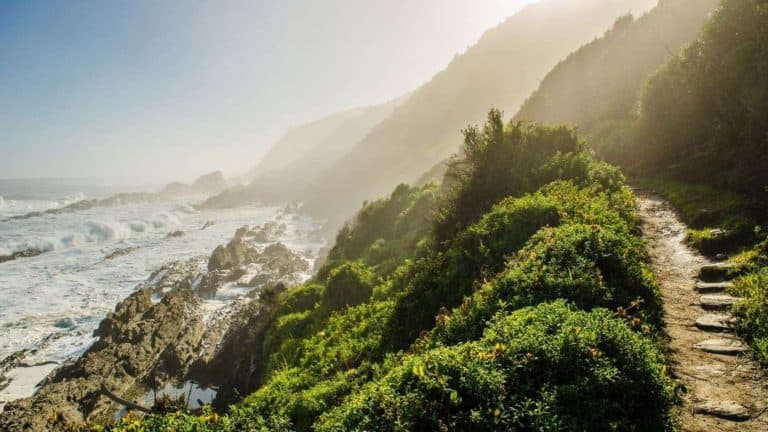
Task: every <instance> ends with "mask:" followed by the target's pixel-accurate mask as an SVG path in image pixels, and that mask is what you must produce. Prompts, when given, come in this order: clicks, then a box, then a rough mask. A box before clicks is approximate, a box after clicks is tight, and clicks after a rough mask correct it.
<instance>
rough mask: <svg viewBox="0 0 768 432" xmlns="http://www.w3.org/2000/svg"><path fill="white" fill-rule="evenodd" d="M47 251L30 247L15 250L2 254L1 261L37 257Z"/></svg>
mask: <svg viewBox="0 0 768 432" xmlns="http://www.w3.org/2000/svg"><path fill="white" fill-rule="evenodd" d="M44 252H46V251H44V250H42V249H39V248H29V249H24V250H22V251H18V252H14V253H12V254H10V255H0V263H4V262H7V261H13V260H15V259H18V258H31V257H36V256H38V255H40V254H42V253H44Z"/></svg>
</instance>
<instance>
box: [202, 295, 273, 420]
mask: <svg viewBox="0 0 768 432" xmlns="http://www.w3.org/2000/svg"><path fill="white" fill-rule="evenodd" d="M285 290H286V286H285V285H283V284H276V285H274V286H272V287H269V288H266V289H263V290H260V292H259V294H258V301H251V302H247V303H244V304H243V306H242V307H241V308H240V309H239V310H238V311H236V312H235V313H234V314H233V315H232V316H231V318H229V323H230V325H229V327H228V329H227V331H226V333H225V334H224V336H223V337H222V339H221V342H220V343H219V344H218V345H217V346H215V347H209V349H208V351H207V355H205V356H202V357H201V359H200V361H199V362H198V363H196V364H195V366H194V367H193V369H192V371H191V375H192V376H194V378H195V380H197V381H198V382H201V383H203V384H204V385H205V384H206V383H209V384H216V385H218V387H219V391H218V393H217V395H216V400H215V402H214V404H215V405H216V406H219V407H226V406H227V405H228V404H229V403H231V402H234V401H235V400H237V398H238V397H240V395H244V394H248V393H251V392H253V391H254V390H255V389H256V388H257V387H258V385H259V383H260V380H261V376H260V374H261V373H262V372H263V370H264V368H265V366H266V365H265V364H263V362H264V360H265V359H264V356H263V355H262V350H263V346H264V335H265V334H266V331H267V329H268V328H269V326H270V324H271V322H272V320H273V318H274V315H275V313H276V312H277V308H278V304H279V303H278V295H279V293H280V292H282V291H285Z"/></svg>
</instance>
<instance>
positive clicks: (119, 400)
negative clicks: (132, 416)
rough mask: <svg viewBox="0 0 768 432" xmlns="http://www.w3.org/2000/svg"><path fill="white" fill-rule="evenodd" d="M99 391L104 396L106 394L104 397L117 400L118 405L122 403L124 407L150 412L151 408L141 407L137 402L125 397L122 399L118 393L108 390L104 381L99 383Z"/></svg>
mask: <svg viewBox="0 0 768 432" xmlns="http://www.w3.org/2000/svg"><path fill="white" fill-rule="evenodd" d="M101 393H102V394H103V395H104V396H106V397H108V398H110V399H112V400H113V401H114V402H117V403H119V404H120V405H124V406H125V407H127V408H130V409H132V410H136V411H141V412H143V413H146V414H152V410H151V409H149V408H146V407H143V406H141V405H139V404H136V403H133V402H131V401H129V400H127V399H123V398H121V397H120V396H118V395H116V394H114V393H112V392H111V391H110V390H109V389H108V388H107V386H106V385H104V383H101Z"/></svg>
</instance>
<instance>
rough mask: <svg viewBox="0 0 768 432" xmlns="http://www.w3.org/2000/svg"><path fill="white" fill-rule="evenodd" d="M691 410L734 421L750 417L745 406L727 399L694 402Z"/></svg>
mask: <svg viewBox="0 0 768 432" xmlns="http://www.w3.org/2000/svg"><path fill="white" fill-rule="evenodd" d="M693 412H695V413H696V414H705V415H710V416H713V417H718V418H721V419H725V420H735V421H744V420H749V419H750V418H751V417H752V415H751V414H750V413H749V409H747V407H745V406H743V405H741V404H738V403H736V402H734V401H728V400H724V401H705V402H698V403H696V404H694V406H693Z"/></svg>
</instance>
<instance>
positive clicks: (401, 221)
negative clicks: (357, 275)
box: [319, 184, 437, 278]
mask: <svg viewBox="0 0 768 432" xmlns="http://www.w3.org/2000/svg"><path fill="white" fill-rule="evenodd" d="M436 191H437V187H436V186H434V185H431V184H429V185H425V186H422V187H410V186H407V185H400V186H398V187H397V188H396V189H395V190H394V191H393V192H392V194H391V195H390V196H389V197H388V198H386V199H381V200H377V201H374V202H371V203H366V204H364V205H363V208H362V209H361V210H360V211H359V212H358V213H357V215H356V216H355V218H354V219H353V220H352V221H351V222H350V223H348V224H346V225H345V226H344V227H343V228H342V229H341V230H340V231H339V233H338V235H337V236H336V243H335V244H334V246H333V248H332V249H331V250H330V252H329V254H328V262H327V264H326V265H325V266H323V268H322V269H321V270H320V272H319V277H320V278H324V277H325V276H326V275H327V274H328V273H329V272H330V271H331V270H332V269H333V268H334V267H335V266H336V265H338V264H340V263H344V262H346V261H347V260H362V261H363V262H364V263H365V264H367V265H369V266H372V267H373V268H374V269H375V270H376V271H377V272H378V273H379V274H382V275H387V274H389V273H391V272H392V271H393V270H394V269H395V268H396V267H397V266H398V265H399V263H400V262H401V261H402V260H403V259H405V258H407V257H409V256H411V255H412V253H413V251H414V249H415V248H416V245H417V244H418V243H419V241H421V240H423V239H424V238H425V237H427V236H428V234H429V228H430V225H429V216H430V212H431V211H433V207H434V202H435V199H436Z"/></svg>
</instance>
